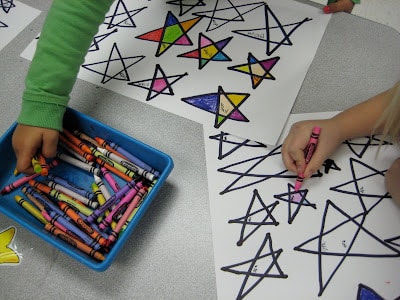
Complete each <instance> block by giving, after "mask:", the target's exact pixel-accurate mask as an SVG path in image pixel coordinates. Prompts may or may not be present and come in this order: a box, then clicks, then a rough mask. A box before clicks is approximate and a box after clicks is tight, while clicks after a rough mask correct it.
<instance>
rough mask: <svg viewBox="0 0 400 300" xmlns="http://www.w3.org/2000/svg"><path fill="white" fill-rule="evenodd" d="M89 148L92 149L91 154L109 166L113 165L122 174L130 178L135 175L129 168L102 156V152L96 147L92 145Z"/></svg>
mask: <svg viewBox="0 0 400 300" xmlns="http://www.w3.org/2000/svg"><path fill="white" fill-rule="evenodd" d="M91 150H92V154H93V155H94V156H95V157H97V158H100V159H101V160H102V161H103V162H105V163H106V164H108V165H109V166H111V167H113V168H114V169H116V170H118V171H120V172H122V173H123V174H125V175H127V176H129V177H130V178H133V177H134V176H136V174H135V172H133V171H132V170H129V169H128V168H126V167H124V166H123V165H121V164H119V163H117V162H115V161H113V160H112V159H110V158H108V157H106V156H104V155H103V153H101V152H100V151H98V150H97V149H95V148H93V147H92V148H91ZM96 161H97V160H96Z"/></svg>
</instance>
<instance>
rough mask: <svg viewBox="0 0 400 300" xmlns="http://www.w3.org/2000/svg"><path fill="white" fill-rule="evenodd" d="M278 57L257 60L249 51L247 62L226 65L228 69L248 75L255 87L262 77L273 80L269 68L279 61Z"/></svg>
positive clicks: (254, 87)
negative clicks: (230, 65)
mask: <svg viewBox="0 0 400 300" xmlns="http://www.w3.org/2000/svg"><path fill="white" fill-rule="evenodd" d="M279 59H280V57H273V58H268V59H265V60H258V59H257V58H255V56H254V55H253V54H251V53H249V55H248V57H247V63H245V64H241V65H236V66H232V67H228V70H232V71H237V72H240V73H244V74H247V75H250V78H251V85H252V87H253V89H256V88H257V87H258V86H259V85H260V83H261V82H262V81H263V79H269V80H275V77H274V76H272V74H271V73H270V71H271V69H272V68H273V67H274V66H275V65H276V63H277V62H278V61H279Z"/></svg>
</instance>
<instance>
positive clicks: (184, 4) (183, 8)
mask: <svg viewBox="0 0 400 300" xmlns="http://www.w3.org/2000/svg"><path fill="white" fill-rule="evenodd" d="M192 1H193V2H195V3H189V2H190V1H189V0H169V1H167V2H166V3H167V4H170V5H179V16H180V17H182V16H183V15H185V14H187V13H188V12H190V11H191V10H192V9H194V8H196V7H199V6H206V3H204V0H192Z"/></svg>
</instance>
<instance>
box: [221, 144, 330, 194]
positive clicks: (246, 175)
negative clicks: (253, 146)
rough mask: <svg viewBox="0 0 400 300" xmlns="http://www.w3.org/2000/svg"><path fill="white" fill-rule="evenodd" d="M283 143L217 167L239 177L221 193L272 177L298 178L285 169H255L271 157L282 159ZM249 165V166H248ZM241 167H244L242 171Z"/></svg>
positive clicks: (319, 175) (318, 174)
mask: <svg viewBox="0 0 400 300" xmlns="http://www.w3.org/2000/svg"><path fill="white" fill-rule="evenodd" d="M281 147H282V145H279V146H277V147H275V148H273V149H272V150H271V151H269V152H268V153H267V154H263V155H259V156H256V157H252V158H249V159H245V160H242V161H238V162H235V163H233V164H230V165H227V166H225V167H222V168H219V169H217V171H218V172H221V173H226V174H231V175H236V176H237V177H236V178H235V179H234V180H233V181H232V182H231V183H230V184H229V185H228V186H227V187H226V188H225V189H224V190H222V191H221V192H220V195H223V194H226V193H228V192H232V191H236V190H239V189H243V188H246V187H249V186H251V185H254V184H257V183H260V182H263V181H265V180H269V179H272V178H293V179H296V177H297V176H296V175H295V174H293V173H291V172H289V171H288V170H286V169H284V170H282V171H277V172H276V173H267V172H268V171H269V170H268V168H265V169H264V168H262V170H260V171H257V172H256V171H255V169H256V168H257V167H259V165H261V164H262V163H264V161H266V162H268V160H269V159H271V158H273V157H276V156H278V159H279V160H281V156H280V154H281V151H280V149H281ZM247 165H248V166H247ZM240 169H243V171H241V170H240ZM321 176H322V174H321V173H320V172H318V173H317V174H313V175H312V177H321ZM250 179H254V181H251V182H248V183H243V184H239V182H241V181H244V180H250Z"/></svg>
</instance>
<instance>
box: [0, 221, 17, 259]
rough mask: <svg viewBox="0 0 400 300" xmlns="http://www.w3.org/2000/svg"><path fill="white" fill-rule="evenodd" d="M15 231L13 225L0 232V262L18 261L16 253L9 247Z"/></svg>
mask: <svg viewBox="0 0 400 300" xmlns="http://www.w3.org/2000/svg"><path fill="white" fill-rule="evenodd" d="M15 232H16V229H15V227H10V228H7V229H6V230H3V231H2V232H0V264H17V263H19V256H18V254H17V253H16V252H15V251H14V250H12V249H11V248H10V244H11V243H12V241H13V240H14V236H15Z"/></svg>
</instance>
